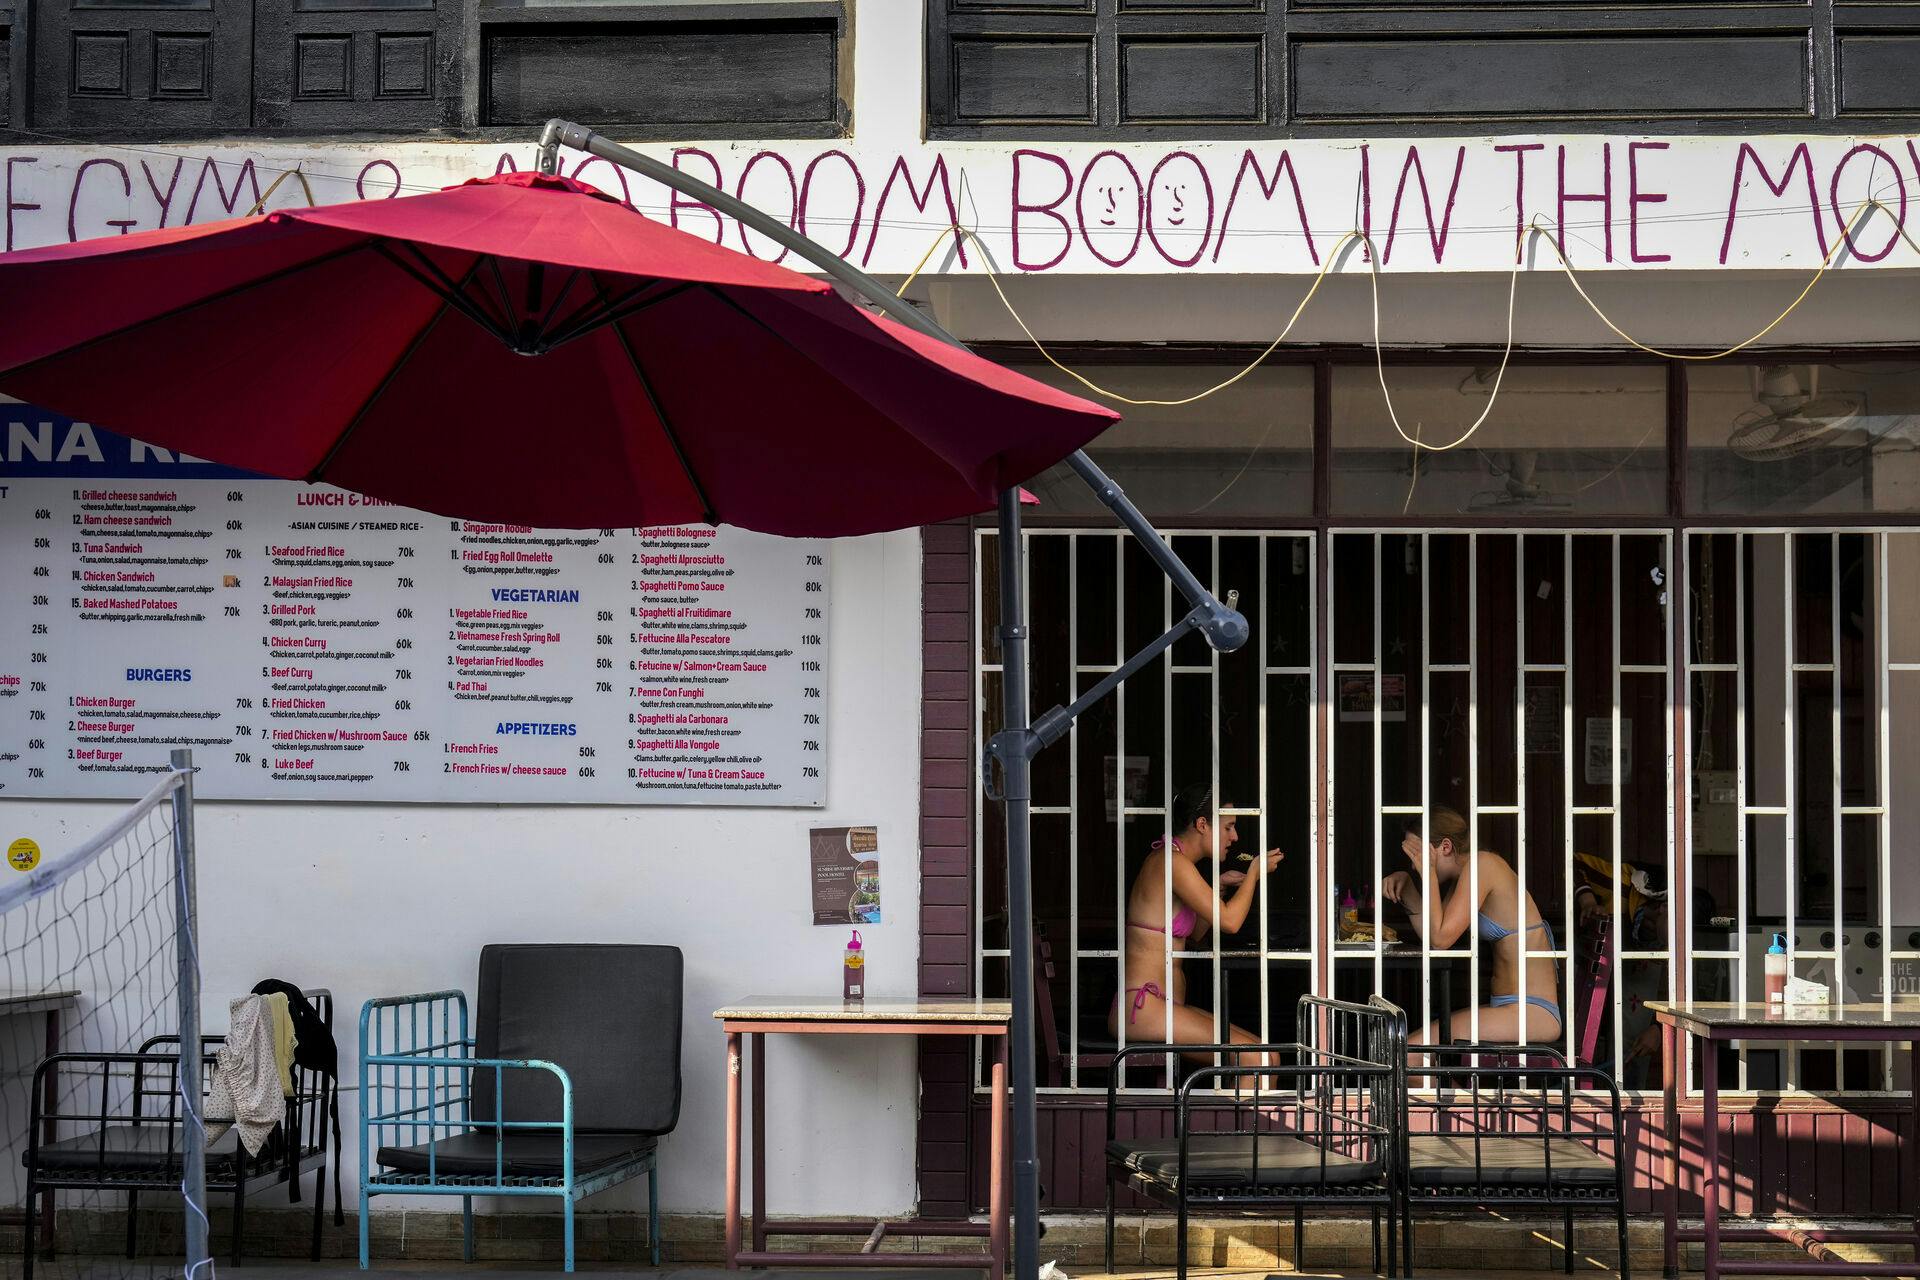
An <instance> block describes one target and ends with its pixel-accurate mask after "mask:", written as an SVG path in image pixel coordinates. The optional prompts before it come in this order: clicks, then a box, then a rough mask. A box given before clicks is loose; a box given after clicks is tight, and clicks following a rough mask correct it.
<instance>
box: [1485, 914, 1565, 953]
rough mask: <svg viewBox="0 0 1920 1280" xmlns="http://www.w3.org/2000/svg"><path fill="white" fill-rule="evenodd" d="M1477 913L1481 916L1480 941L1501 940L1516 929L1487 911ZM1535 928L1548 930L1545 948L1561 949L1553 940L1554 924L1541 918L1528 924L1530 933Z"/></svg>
mask: <svg viewBox="0 0 1920 1280" xmlns="http://www.w3.org/2000/svg"><path fill="white" fill-rule="evenodd" d="M1477 914H1478V916H1479V933H1480V941H1482V942H1500V941H1503V940H1505V939H1507V938H1511V937H1512V936H1513V932H1514V931H1513V930H1512V929H1509V928H1507V927H1506V926H1505V925H1503V924H1501V923H1500V922H1499V921H1498V920H1495V919H1494V918H1493V917H1492V916H1490V915H1488V914H1487V913H1486V912H1484V911H1481V912H1478V913H1477ZM1535 929H1544V930H1546V932H1547V945H1546V948H1545V949H1546V950H1548V951H1558V950H1559V947H1558V946H1557V945H1556V944H1555V943H1554V940H1553V926H1552V925H1550V924H1548V923H1547V922H1546V921H1545V920H1541V921H1539V922H1538V923H1536V924H1530V925H1528V926H1527V928H1526V931H1527V932H1528V933H1532V932H1533V931H1534V930H1535Z"/></svg>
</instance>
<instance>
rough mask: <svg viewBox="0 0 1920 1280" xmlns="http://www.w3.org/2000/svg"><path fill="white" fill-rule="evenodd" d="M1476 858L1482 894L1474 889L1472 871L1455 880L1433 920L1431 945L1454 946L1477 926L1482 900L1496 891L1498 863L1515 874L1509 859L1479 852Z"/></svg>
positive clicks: (1438, 947)
mask: <svg viewBox="0 0 1920 1280" xmlns="http://www.w3.org/2000/svg"><path fill="white" fill-rule="evenodd" d="M1474 861H1475V863H1476V864H1477V865H1478V867H1479V869H1480V876H1479V879H1480V884H1479V889H1480V892H1479V894H1478V895H1475V894H1474V893H1473V892H1472V889H1473V886H1472V885H1471V883H1470V875H1462V876H1460V877H1459V878H1458V879H1456V880H1455V881H1454V882H1453V887H1452V888H1451V889H1450V890H1448V891H1447V894H1446V896H1445V900H1444V901H1442V902H1441V904H1440V914H1439V918H1438V919H1436V920H1435V921H1434V922H1433V934H1432V936H1431V939H1430V941H1429V943H1428V945H1429V946H1430V947H1431V948H1432V949H1433V950H1435V951H1450V950H1452V949H1453V946H1454V944H1455V943H1457V942H1459V941H1460V939H1461V938H1463V937H1465V936H1466V933H1467V930H1468V929H1470V928H1472V927H1473V917H1474V913H1475V912H1477V911H1479V909H1480V904H1481V903H1482V902H1485V901H1486V899H1487V895H1488V894H1489V893H1491V892H1492V891H1493V884H1492V880H1493V878H1494V876H1496V875H1498V874H1499V870H1496V867H1498V868H1499V869H1500V870H1505V871H1507V874H1508V875H1512V874H1513V872H1512V870H1511V869H1510V868H1508V867H1507V864H1506V863H1505V862H1503V861H1501V859H1499V858H1496V857H1492V856H1490V855H1488V854H1483V853H1482V854H1475V855H1474ZM1469 871H1471V868H1470V869H1469Z"/></svg>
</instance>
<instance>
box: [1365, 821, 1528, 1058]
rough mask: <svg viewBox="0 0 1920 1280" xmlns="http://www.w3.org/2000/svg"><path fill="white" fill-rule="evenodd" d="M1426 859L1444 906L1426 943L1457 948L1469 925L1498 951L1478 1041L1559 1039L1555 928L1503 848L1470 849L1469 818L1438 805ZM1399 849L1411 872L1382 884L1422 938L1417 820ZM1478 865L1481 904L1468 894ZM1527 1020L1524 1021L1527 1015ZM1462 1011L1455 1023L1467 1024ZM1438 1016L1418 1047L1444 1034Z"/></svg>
mask: <svg viewBox="0 0 1920 1280" xmlns="http://www.w3.org/2000/svg"><path fill="white" fill-rule="evenodd" d="M1427 845H1428V847H1427V849H1426V850H1425V854H1426V862H1427V865H1428V867H1430V868H1431V874H1432V877H1433V884H1434V885H1435V887H1436V888H1437V890H1438V892H1439V893H1440V896H1441V900H1440V910H1439V912H1438V914H1437V915H1436V916H1435V917H1434V919H1433V920H1432V922H1431V923H1430V924H1429V925H1428V926H1427V927H1428V928H1430V929H1431V930H1432V932H1431V933H1429V934H1428V935H1427V945H1428V947H1429V948H1430V949H1432V950H1434V951H1443V950H1448V949H1451V948H1452V947H1454V946H1457V945H1458V944H1459V942H1460V939H1461V938H1462V937H1463V936H1465V934H1466V932H1467V930H1468V929H1470V928H1471V929H1474V930H1477V931H1478V933H1479V935H1480V941H1481V943H1482V944H1483V946H1484V947H1485V948H1486V949H1487V950H1490V951H1491V952H1492V953H1493V980H1492V992H1493V994H1492V995H1491V996H1490V997H1489V998H1488V1000H1487V1003H1486V1004H1484V1005H1482V1006H1481V1008H1480V1015H1479V1022H1480V1031H1479V1036H1478V1039H1479V1041H1480V1042H1481V1043H1483V1044H1518V1043H1520V1042H1521V1040H1522V1039H1523V1037H1522V1035H1521V1032H1522V1030H1523V1029H1524V1031H1525V1033H1526V1034H1525V1036H1524V1039H1525V1041H1526V1042H1527V1043H1528V1044H1540V1043H1543V1042H1544V1043H1551V1042H1552V1041H1554V1040H1556V1039H1558V1038H1559V1036H1560V1029H1561V1027H1562V1025H1563V1022H1562V1016H1561V1012H1560V979H1559V975H1558V973H1557V972H1556V970H1555V968H1554V962H1553V961H1552V960H1550V959H1547V958H1545V957H1544V956H1541V955H1540V954H1539V953H1540V952H1542V951H1552V950H1554V949H1555V947H1556V944H1555V942H1554V939H1553V926H1552V925H1549V924H1548V923H1547V921H1546V918H1545V917H1544V916H1542V915H1541V914H1540V908H1539V907H1537V906H1535V905H1534V901H1533V896H1532V895H1531V894H1529V893H1528V892H1527V891H1526V890H1525V889H1524V888H1523V887H1522V886H1521V884H1520V877H1519V876H1518V875H1516V874H1514V870H1513V865H1512V864H1511V863H1509V862H1508V861H1507V860H1506V859H1505V858H1503V857H1501V856H1500V855H1499V854H1497V853H1487V852H1485V851H1484V850H1483V851H1481V852H1480V853H1476V854H1472V855H1469V854H1468V853H1467V848H1468V845H1467V820H1466V819H1465V818H1463V817H1461V816H1460V815H1459V814H1457V813H1455V812H1454V811H1453V810H1452V809H1446V808H1436V809H1435V810H1434V811H1433V816H1432V817H1431V818H1430V819H1429V820H1428V822H1427ZM1400 848H1401V852H1403V853H1405V854H1406V855H1407V859H1408V861H1410V862H1412V863H1413V866H1414V870H1412V871H1396V872H1394V873H1393V874H1392V875H1390V876H1388V877H1386V879H1385V880H1383V881H1382V882H1381V885H1380V893H1381V896H1383V897H1385V898H1386V899H1387V900H1388V901H1390V902H1397V903H1399V904H1400V905H1401V907H1402V908H1404V909H1405V910H1406V913H1407V915H1408V916H1409V917H1410V918H1411V919H1412V921H1413V931H1412V935H1411V936H1412V937H1416V938H1417V937H1419V936H1420V930H1421V924H1422V921H1421V916H1422V914H1423V913H1424V912H1425V910H1426V902H1425V899H1423V898H1422V896H1421V892H1420V880H1419V871H1420V868H1421V862H1422V857H1421V855H1422V850H1421V848H1420V827H1419V824H1418V822H1417V821H1416V822H1415V823H1413V824H1411V825H1410V826H1409V827H1408V829H1407V833H1406V838H1405V840H1404V841H1403V842H1402V843H1401V846H1400ZM1474 864H1477V865H1478V887H1479V899H1480V900H1479V901H1478V902H1474V901H1471V900H1470V899H1471V898H1472V896H1473V895H1472V894H1471V893H1469V891H1468V886H1469V885H1471V884H1473V883H1474V880H1473V873H1472V871H1471V868H1472V866H1473V865H1474ZM1522 936H1524V937H1525V938H1526V947H1527V951H1528V957H1527V970H1526V974H1527V987H1526V991H1527V998H1526V1003H1525V1004H1524V1005H1522V1004H1521V1002H1520V940H1521V938H1522ZM1523 1019H1524V1020H1523ZM1462 1021H1463V1020H1462V1019H1460V1018H1459V1017H1458V1016H1457V1015H1456V1017H1455V1018H1454V1020H1453V1025H1454V1026H1455V1027H1460V1026H1461V1023H1462ZM1439 1035H1440V1032H1439V1023H1438V1021H1435V1022H1434V1023H1433V1024H1432V1025H1430V1026H1428V1027H1427V1029H1426V1031H1425V1032H1424V1033H1422V1034H1420V1035H1416V1036H1414V1037H1411V1039H1412V1042H1413V1043H1415V1044H1433V1043H1434V1042H1435V1041H1437V1040H1438V1039H1439Z"/></svg>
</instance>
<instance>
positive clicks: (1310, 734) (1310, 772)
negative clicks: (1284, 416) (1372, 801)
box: [1261, 533, 1334, 1039]
mask: <svg viewBox="0 0 1920 1280" xmlns="http://www.w3.org/2000/svg"><path fill="white" fill-rule="evenodd" d="M1296 536H1300V535H1296ZM1325 536H1326V539H1327V557H1328V560H1329V562H1331V560H1332V557H1333V535H1332V534H1327V535H1325ZM1320 538H1321V535H1320V534H1318V533H1311V534H1306V535H1304V540H1305V542H1306V546H1307V635H1308V636H1309V637H1311V639H1309V640H1308V644H1309V646H1311V647H1313V648H1314V649H1315V650H1316V658H1317V657H1318V653H1317V648H1318V645H1319V643H1320V610H1321V608H1322V607H1323V604H1322V601H1321V598H1320V591H1321V584H1320ZM1332 583H1333V575H1332V574H1331V573H1329V574H1328V575H1327V587H1326V589H1327V591H1328V592H1329V593H1331V592H1332V589H1333V587H1332ZM1331 599H1332V596H1331V594H1329V596H1328V602H1329V603H1330V602H1331ZM1332 621H1333V616H1332V612H1331V610H1329V612H1328V617H1327V622H1328V627H1327V631H1328V635H1329V636H1331V635H1332V631H1333V627H1332ZM1326 656H1327V657H1328V658H1331V657H1332V656H1333V655H1332V652H1331V644H1330V645H1329V652H1328V653H1327V655H1326ZM1327 687H1328V688H1329V689H1330V688H1332V687H1333V685H1332V679H1331V677H1329V680H1328V685H1327ZM1323 694H1324V691H1323V690H1322V689H1321V687H1320V666H1319V663H1318V662H1317V661H1316V662H1315V663H1314V666H1313V669H1312V670H1311V671H1309V672H1308V674H1307V708H1308V716H1307V779H1306V784H1307V785H1306V791H1305V794H1307V795H1309V796H1311V795H1313V794H1314V790H1315V784H1316V783H1317V782H1318V781H1319V779H1320V775H1321V761H1320V728H1321V725H1322V723H1323V716H1324V715H1325V714H1326V712H1325V710H1324V709H1323V708H1322V706H1321V703H1322V701H1323V700H1324V698H1323ZM1328 743H1329V755H1331V743H1332V737H1331V735H1329V737H1328ZM1325 772H1326V780H1327V803H1326V808H1325V810H1324V811H1322V810H1321V809H1320V808H1319V807H1318V806H1316V805H1313V804H1311V803H1310V804H1308V805H1307V840H1308V842H1309V843H1310V844H1311V846H1312V847H1311V849H1310V850H1309V851H1308V854H1307V862H1308V867H1307V894H1308V898H1309V900H1310V901H1312V902H1320V901H1323V900H1324V899H1325V898H1326V896H1327V895H1326V894H1325V892H1324V891H1323V889H1324V885H1323V881H1324V880H1325V879H1326V878H1327V877H1326V875H1325V873H1324V872H1323V869H1322V862H1323V861H1324V862H1325V863H1326V867H1327V869H1328V870H1330V869H1331V867H1332V863H1333V784H1334V777H1333V762H1332V760H1331V759H1329V760H1328V761H1327V762H1326V768H1325ZM1261 776H1262V777H1264V776H1265V775H1264V774H1262V775H1261ZM1322 823H1325V824H1326V831H1325V835H1324V836H1323V835H1322V833H1321V829H1320V828H1321V824H1322ZM1323 844H1324V846H1325V848H1326V851H1327V857H1326V858H1325V859H1324V860H1323V859H1322V858H1321V857H1320V850H1321V847H1322V845H1323ZM1324 946H1325V934H1324V932H1323V931H1322V930H1321V928H1320V913H1319V912H1318V911H1315V910H1309V911H1308V912H1307V952H1308V961H1307V990H1309V991H1320V972H1321V968H1322V957H1323V956H1324V957H1325V961H1324V964H1325V969H1326V973H1327V978H1328V987H1327V990H1325V991H1323V992H1321V994H1326V995H1331V994H1332V989H1331V988H1332V977H1333V959H1332V956H1331V955H1330V954H1329V953H1328V952H1326V951H1323V950H1322V948H1323V947H1324ZM1261 967H1262V968H1266V967H1267V966H1265V965H1263V966H1261ZM1294 1036H1295V1038H1296V1039H1298V1038H1299V1036H1300V1028H1298V1027H1295V1028H1294Z"/></svg>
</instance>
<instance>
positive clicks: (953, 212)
mask: <svg viewBox="0 0 1920 1280" xmlns="http://www.w3.org/2000/svg"><path fill="white" fill-rule="evenodd" d="M1018 172H1019V170H1018V167H1017V166H1016V168H1015V173H1016V175H1017V174H1018ZM902 179H904V180H905V181H906V184H907V198H908V199H909V200H911V201H913V207H914V208H915V209H918V210H919V211H920V212H921V213H927V212H929V209H928V207H927V206H929V205H931V204H932V203H933V184H934V180H935V179H938V180H939V182H940V199H941V202H942V203H944V204H945V205H946V206H947V213H946V218H947V226H948V227H949V228H951V229H952V231H953V252H954V256H955V257H957V258H958V259H959V260H960V265H961V266H963V267H964V266H966V265H967V245H966V238H965V237H964V236H962V235H961V234H960V206H959V205H957V204H955V203H954V200H953V184H952V182H950V181H948V179H947V158H946V157H945V156H935V157H934V158H933V168H931V169H929V170H928V171H927V185H926V189H925V190H922V189H921V188H919V187H916V186H914V185H913V171H912V170H911V169H909V168H907V158H906V157H905V156H901V157H899V158H898V159H896V160H895V161H894V162H893V168H891V169H889V170H888V171H887V180H886V181H885V182H883V183H881V184H880V198H879V199H878V200H875V201H874V202H873V229H872V230H871V231H869V232H868V233H867V251H866V252H865V253H864V254H862V255H860V265H861V266H863V267H864V266H866V265H867V264H868V263H869V262H872V261H873V246H874V242H875V241H876V240H878V239H879V238H880V227H881V223H882V221H883V220H884V219H885V217H886V212H887V197H888V196H890V195H892V194H893V184H894V183H895V182H898V181H901V180H902ZM1018 180H1019V179H1018V177H1017V176H1016V178H1015V181H1016V182H1017V181H1018ZM936 216H938V215H936ZM914 247H915V248H916V249H920V250H921V251H922V252H924V251H925V250H924V248H923V247H922V246H921V245H916V246H914Z"/></svg>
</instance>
